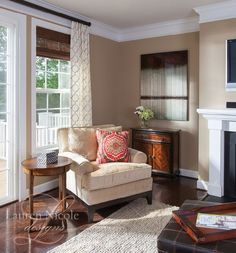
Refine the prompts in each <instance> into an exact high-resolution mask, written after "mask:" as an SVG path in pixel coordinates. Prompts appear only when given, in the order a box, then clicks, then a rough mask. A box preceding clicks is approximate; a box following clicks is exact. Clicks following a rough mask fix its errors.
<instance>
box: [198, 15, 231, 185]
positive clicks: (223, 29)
mask: <svg viewBox="0 0 236 253" xmlns="http://www.w3.org/2000/svg"><path fill="white" fill-rule="evenodd" d="M235 27H236V19H230V20H225V21H217V22H211V23H205V24H201V25H200V79H199V87H200V88H199V107H200V108H225V103H226V101H235V100H236V92H226V91H225V40H227V39H232V38H236V29H235ZM199 174H200V177H201V178H202V179H203V180H206V181H208V129H207V120H206V119H203V118H202V117H200V120H199Z"/></svg>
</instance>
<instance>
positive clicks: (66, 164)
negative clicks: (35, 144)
mask: <svg viewBox="0 0 236 253" xmlns="http://www.w3.org/2000/svg"><path fill="white" fill-rule="evenodd" d="M21 164H22V166H23V168H24V172H25V174H28V175H29V213H30V227H31V226H32V224H33V219H32V218H33V216H34V203H33V194H34V177H35V176H58V177H59V201H60V203H61V212H64V211H65V209H66V200H65V197H66V172H67V171H68V170H69V169H70V165H71V164H72V160H71V159H69V158H66V157H61V156H59V157H58V162H57V163H53V164H44V165H42V164H41V163H39V162H38V160H37V158H32V159H27V160H24V161H23V162H22V163H21Z"/></svg>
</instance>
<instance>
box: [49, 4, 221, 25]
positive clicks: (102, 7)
mask: <svg viewBox="0 0 236 253" xmlns="http://www.w3.org/2000/svg"><path fill="white" fill-rule="evenodd" d="M44 2H48V3H51V4H54V5H56V6H59V7H62V8H64V9H67V10H70V11H74V12H78V13H79V14H81V15H83V16H86V17H89V18H91V19H95V20H97V21H100V22H102V23H105V24H107V25H110V26H113V27H115V28H120V29H122V28H130V27H136V26H143V25H148V24H154V23H159V22H164V21H170V20H175V19H183V18H188V17H193V16H196V14H195V13H194V11H193V8H194V7H198V6H203V5H207V4H212V3H218V2H225V1H222V0H45V1H44Z"/></svg>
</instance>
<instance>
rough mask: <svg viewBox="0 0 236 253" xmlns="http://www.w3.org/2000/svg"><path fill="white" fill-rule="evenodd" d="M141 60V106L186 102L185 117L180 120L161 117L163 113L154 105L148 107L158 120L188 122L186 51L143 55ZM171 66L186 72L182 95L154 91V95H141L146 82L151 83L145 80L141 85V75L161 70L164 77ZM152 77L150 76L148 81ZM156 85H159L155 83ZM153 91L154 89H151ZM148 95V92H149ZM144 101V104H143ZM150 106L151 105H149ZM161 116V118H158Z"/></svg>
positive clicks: (141, 78)
mask: <svg viewBox="0 0 236 253" xmlns="http://www.w3.org/2000/svg"><path fill="white" fill-rule="evenodd" d="M140 60H141V64H140V66H141V73H140V104H141V105H143V106H146V104H147V101H151V100H153V101H158V100H159V101H160V103H161V101H162V102H163V103H164V101H167V100H179V101H181V100H185V101H186V108H185V111H184V112H183V113H185V115H184V116H183V117H182V118H168V117H167V116H166V115H163V113H161V112H160V113H159V109H158V108H157V107H156V106H154V105H149V106H148V107H150V108H151V109H152V110H153V111H154V112H155V118H156V119H158V120H175V121H188V120H189V67H188V50H181V51H172V52H161V53H152V54H143V55H141V57H140ZM173 66H177V67H178V66H184V69H185V71H186V75H185V76H184V78H185V81H186V87H185V88H186V91H185V94H184V95H166V94H163V93H164V92H161V93H160V94H159V93H157V92H156V91H155V92H154V94H153V93H152V94H149V95H146V94H143V93H142V91H143V90H145V85H146V86H147V84H146V82H147V83H149V82H153V81H151V80H147V81H146V80H145V83H143V82H144V81H143V73H144V71H145V70H147V69H149V70H154V71H158V70H160V69H162V71H163V73H164V75H166V72H167V70H168V68H171V67H173ZM151 78H152V77H151V76H150V79H151ZM156 85H157V86H158V85H160V84H158V83H156ZM161 85H165V82H163V83H162V84H161ZM153 90H155V87H154V88H153ZM149 93H150V92H149ZM144 101H145V102H144ZM151 104H152V103H151ZM160 114H161V116H160Z"/></svg>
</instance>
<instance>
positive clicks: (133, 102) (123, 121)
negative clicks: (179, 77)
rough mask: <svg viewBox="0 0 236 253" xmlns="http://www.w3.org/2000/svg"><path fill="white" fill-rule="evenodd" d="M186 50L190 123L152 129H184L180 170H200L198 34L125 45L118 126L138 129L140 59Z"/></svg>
mask: <svg viewBox="0 0 236 253" xmlns="http://www.w3.org/2000/svg"><path fill="white" fill-rule="evenodd" d="M186 49H187V50H189V91H190V94H189V95H190V99H189V109H190V110H189V111H190V112H189V121H182V122H181V121H161V120H160V121H157V120H153V121H152V122H151V126H153V127H161V128H172V129H173V128H174V129H181V130H182V131H181V152H180V168H183V169H190V170H197V168H198V161H197V159H198V115H197V113H196V109H197V108H198V76H199V73H198V64H199V63H198V56H199V50H198V49H199V34H198V32H196V33H187V34H182V35H175V36H166V37H159V38H152V39H144V40H137V41H130V42H124V43H121V58H122V63H121V68H122V69H121V76H120V79H119V81H120V82H119V84H118V85H117V86H116V104H117V106H116V123H117V124H120V125H123V126H125V127H132V126H137V125H138V119H137V117H136V115H134V113H133V112H134V109H135V107H137V106H138V105H139V104H140V91H139V88H140V55H141V54H148V53H157V52H168V51H175V50H186Z"/></svg>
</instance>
